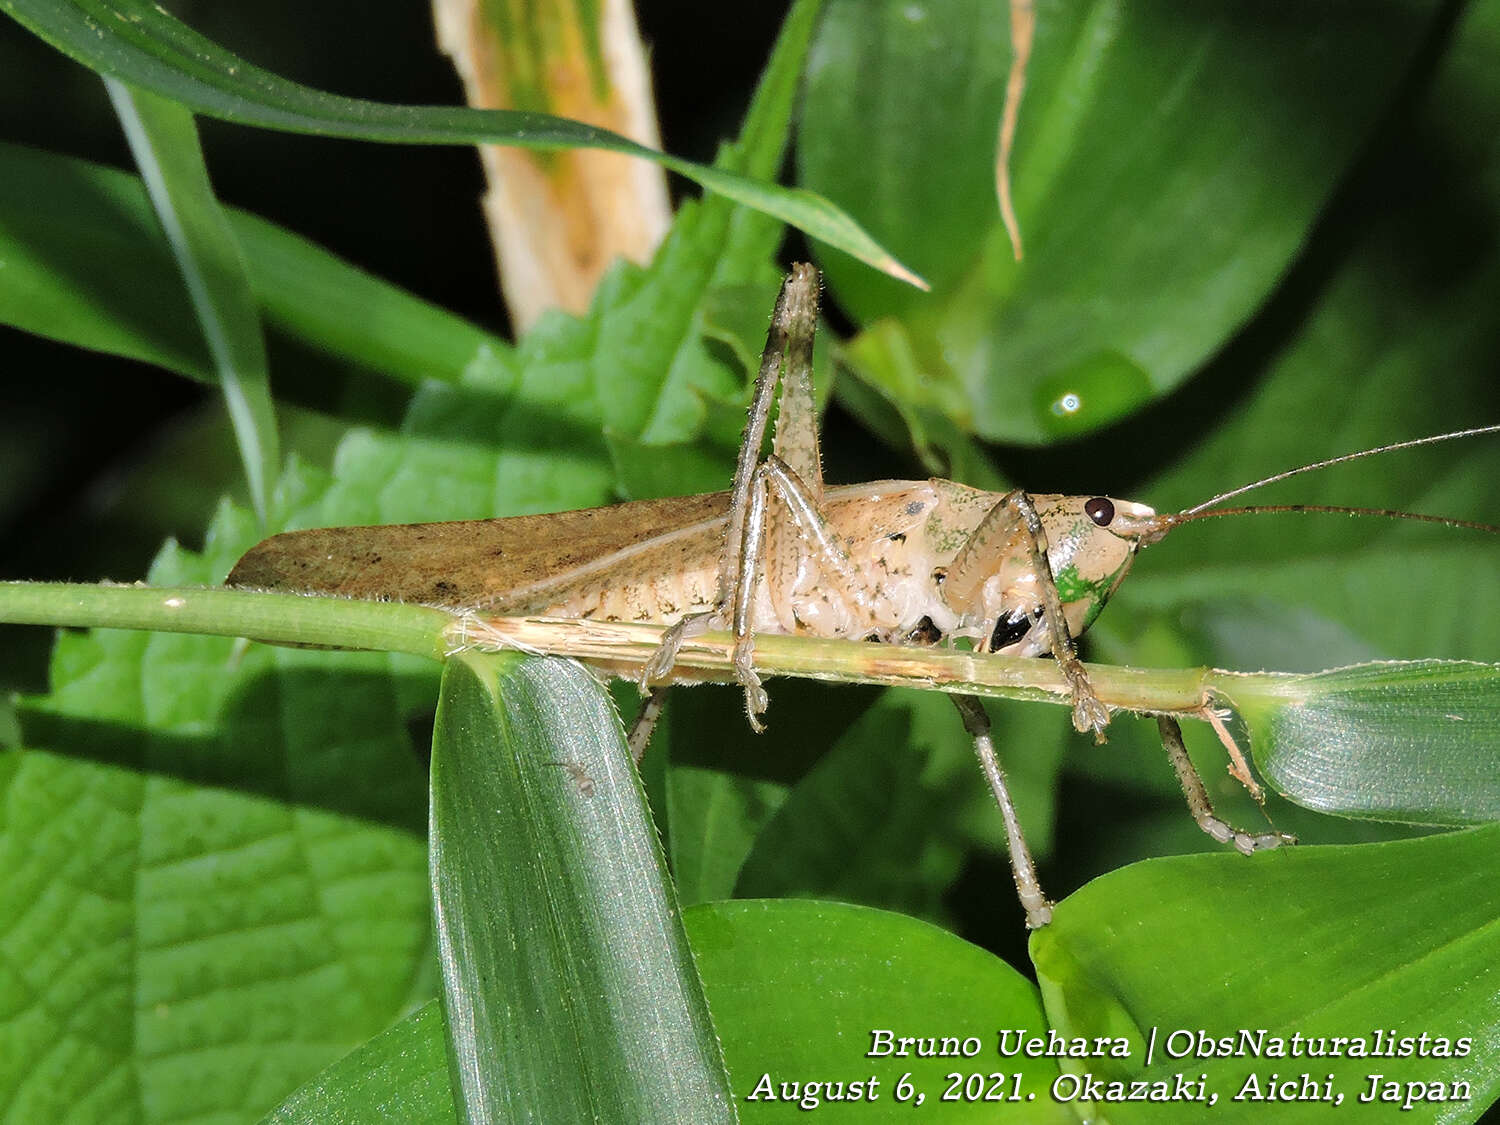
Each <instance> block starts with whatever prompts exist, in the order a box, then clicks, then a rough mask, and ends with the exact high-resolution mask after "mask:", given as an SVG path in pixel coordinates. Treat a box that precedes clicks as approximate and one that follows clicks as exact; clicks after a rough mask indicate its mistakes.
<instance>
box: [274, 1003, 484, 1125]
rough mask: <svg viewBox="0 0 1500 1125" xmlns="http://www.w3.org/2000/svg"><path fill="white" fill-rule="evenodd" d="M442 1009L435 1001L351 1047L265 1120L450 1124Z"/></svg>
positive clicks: (309, 1124)
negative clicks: (359, 1044) (360, 1044)
mask: <svg viewBox="0 0 1500 1125" xmlns="http://www.w3.org/2000/svg"><path fill="white" fill-rule="evenodd" d="M457 1121H458V1116H457V1113H456V1111H455V1110H454V1108H453V1093H452V1091H451V1090H450V1088H449V1086H448V1058H447V1054H446V1049H445V1046H444V1035H443V1009H442V1006H441V1005H440V1004H439V1003H438V1002H437V1001H436V1000H431V1001H428V1002H427V1003H426V1004H424V1005H422V1007H420V1008H418V1009H417V1010H416V1011H415V1012H413V1013H412V1014H411V1015H409V1016H407V1017H406V1018H405V1019H404V1020H402V1021H401V1022H400V1023H398V1024H396V1025H394V1026H393V1027H390V1028H388V1029H387V1030H385V1031H382V1032H381V1033H380V1034H379V1035H377V1036H375V1038H373V1039H371V1040H370V1041H369V1042H367V1043H365V1044H364V1045H363V1046H361V1047H359V1048H358V1049H357V1050H354V1051H351V1052H349V1054H347V1055H345V1056H344V1057H343V1058H341V1059H340V1060H339V1061H338V1062H336V1063H334V1064H333V1065H332V1066H330V1067H329V1068H328V1069H327V1070H325V1071H323V1072H322V1073H321V1074H319V1075H318V1076H317V1077H316V1078H314V1079H313V1080H312V1081H311V1082H309V1083H308V1084H307V1085H306V1086H303V1087H302V1088H301V1089H299V1090H297V1091H296V1092H295V1093H294V1094H292V1096H291V1097H289V1098H287V1099H286V1101H284V1102H282V1103H281V1104H280V1105H279V1106H277V1107H276V1108H275V1110H273V1111H272V1112H271V1113H269V1114H267V1115H266V1117H265V1118H264V1123H265V1125H384V1123H386V1122H389V1123H390V1125H451V1123H453V1122H457Z"/></svg>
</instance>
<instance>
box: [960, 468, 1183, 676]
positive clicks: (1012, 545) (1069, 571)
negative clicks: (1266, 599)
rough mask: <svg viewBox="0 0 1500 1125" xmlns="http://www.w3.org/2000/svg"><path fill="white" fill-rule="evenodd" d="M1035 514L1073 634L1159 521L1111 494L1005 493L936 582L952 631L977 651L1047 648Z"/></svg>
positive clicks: (1091, 614)
mask: <svg viewBox="0 0 1500 1125" xmlns="http://www.w3.org/2000/svg"><path fill="white" fill-rule="evenodd" d="M1033 518H1034V519H1035V521H1036V523H1037V524H1039V525H1040V527H1039V530H1040V531H1042V532H1043V533H1044V536H1045V542H1046V545H1047V562H1048V569H1050V571H1051V575H1052V579H1053V583H1054V584H1055V586H1056V589H1057V595H1058V601H1059V603H1060V608H1061V610H1062V613H1063V614H1064V616H1065V617H1066V618H1067V623H1068V626H1069V628H1070V630H1071V631H1072V632H1073V633H1079V632H1082V631H1083V630H1084V629H1086V628H1087V627H1088V626H1089V624H1090V623H1091V622H1092V621H1093V620H1094V618H1095V617H1097V616H1098V615H1099V611H1100V610H1101V609H1103V608H1104V603H1105V602H1106V601H1108V600H1109V596H1110V595H1111V594H1112V593H1114V591H1115V588H1116V587H1117V586H1118V585H1119V584H1120V582H1121V580H1123V579H1124V577H1125V574H1126V572H1127V571H1128V570H1129V569H1130V564H1131V561H1132V560H1133V559H1134V557H1135V552H1136V548H1137V546H1138V545H1139V543H1140V541H1141V537H1142V535H1143V534H1144V533H1145V532H1146V531H1148V530H1150V529H1153V528H1155V527H1156V525H1157V521H1158V517H1157V515H1156V513H1155V512H1153V511H1152V510H1151V509H1150V508H1148V507H1146V506H1145V505H1144V504H1135V503H1132V502H1131V501H1129V500H1116V499H1114V498H1113V497H1109V496H1056V495H1037V496H1023V495H1022V494H1018V493H1011V494H1008V495H1007V496H1006V497H1005V498H1004V499H1003V500H1002V501H1001V502H1000V503H999V504H995V505H994V506H993V507H992V508H991V509H990V510H989V512H988V513H987V514H986V516H985V517H984V519H983V520H982V521H981V522H980V523H979V525H978V526H977V527H976V528H975V530H974V531H973V533H972V535H970V537H969V538H968V540H967V542H966V544H965V545H964V548H963V549H962V550H961V551H960V552H959V553H958V554H957V556H956V557H955V558H954V560H953V563H952V565H951V566H949V567H948V568H946V571H945V573H944V581H943V585H942V587H941V591H942V598H943V601H944V603H945V604H946V605H947V606H948V607H949V608H950V609H952V610H953V611H954V612H955V614H956V615H957V617H958V626H957V627H956V628H955V629H954V630H953V633H954V635H956V636H965V637H970V638H972V639H973V640H974V642H975V647H976V648H977V649H978V650H979V651H981V652H1005V653H1009V654H1011V655H1017V656H1035V655H1039V654H1041V653H1044V652H1046V651H1048V649H1049V647H1050V646H1051V643H1052V642H1051V636H1050V632H1049V631H1048V630H1046V629H1037V628H1035V625H1036V623H1037V622H1038V621H1040V620H1041V619H1042V616H1043V607H1044V604H1045V597H1046V594H1045V591H1044V587H1043V580H1042V579H1041V578H1040V576H1039V575H1038V572H1037V567H1036V565H1035V555H1034V554H1033V547H1032V544H1033V543H1034V542H1036V541H1037V540H1036V537H1035V536H1034V534H1033V525H1032V523H1031V521H1032V519H1033Z"/></svg>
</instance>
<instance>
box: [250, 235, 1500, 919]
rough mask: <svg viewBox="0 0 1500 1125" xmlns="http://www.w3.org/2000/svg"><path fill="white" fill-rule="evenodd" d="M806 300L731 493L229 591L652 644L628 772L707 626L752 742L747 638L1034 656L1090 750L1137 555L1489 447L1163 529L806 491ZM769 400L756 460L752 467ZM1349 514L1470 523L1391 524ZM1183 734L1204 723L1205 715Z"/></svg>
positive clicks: (1252, 841)
mask: <svg viewBox="0 0 1500 1125" xmlns="http://www.w3.org/2000/svg"><path fill="white" fill-rule="evenodd" d="M818 290H819V280H818V275H817V272H816V271H815V270H814V269H813V268H812V267H811V266H807V265H800V266H796V267H794V268H793V270H792V272H791V273H790V275H789V276H788V278H787V279H786V282H785V283H784V284H783V286H782V289H781V294H780V296H779V297H778V299H777V303H776V308H775V311H774V313H773V315H772V322H771V327H770V332H769V335H768V338H767V343H766V349H765V352H764V354H763V356H762V360H761V367H760V371H759V373H758V375H757V377H756V380H755V385H754V390H753V393H752V400H751V406H750V417H749V422H748V425H747V426H746V430H745V436H744V439H743V441H742V443H741V447H740V452H739V459H738V463H737V467H736V470H735V474H734V481H733V486H732V488H731V490H730V491H729V492H725V493H714V494H711V495H702V496H689V497H683V498H676V499H665V500H643V501H634V502H630V503H624V504H618V505H614V506H612V507H607V508H595V509H590V510H586V511H577V512H563V513H558V514H555V515H543V516H516V517H510V518H504V519H495V520H472V521H462V522H454V523H434V524H408V525H401V526H390V527H360V528H325V529H314V530H308V531H294V532H287V533H284V534H282V535H277V536H274V537H272V538H270V539H268V540H266V541H265V542H263V543H261V544H260V545H258V546H257V547H255V548H254V549H253V550H251V551H250V552H249V553H248V554H246V555H245V557H244V558H243V559H241V560H240V562H239V564H238V565H237V566H236V567H235V569H234V571H233V572H232V573H231V574H230V576H229V579H228V582H229V584H230V585H232V586H241V587H256V588H269V589H282V590H295V591H302V592H307V593H323V594H334V595H341V596H345V597H354V598H367V599H373V600H395V601H408V602H418V603H423V604H428V605H436V606H443V607H449V608H453V609H455V610H460V611H463V612H466V613H472V614H476V615H485V614H492V615H518V614H529V615H538V616H544V617H571V618H594V619H598V620H603V621H635V622H649V623H654V624H659V625H663V626H668V627H669V628H667V630H666V632H665V633H664V635H663V638H662V643H661V646H660V648H659V649H658V650H657V652H656V654H655V656H654V657H653V658H651V659H650V660H649V661H648V662H647V663H646V665H645V666H644V668H641V669H638V670H636V671H635V672H633V673H632V674H633V675H637V676H638V677H639V682H640V684H641V686H642V689H643V690H645V691H648V692H649V695H648V698H647V699H646V701H645V703H644V705H643V707H642V709H641V713H640V715H639V716H638V718H637V720H636V723H635V726H634V728H633V729H632V731H631V734H630V744H631V749H632V751H633V752H635V754H636V756H637V757H639V755H640V753H641V752H642V750H643V749H644V745H645V741H646V739H647V737H649V733H650V730H651V727H652V725H653V724H654V722H655V719H656V716H657V714H658V712H659V710H660V708H661V704H662V694H663V692H664V691H665V687H666V685H668V684H670V683H673V682H684V681H685V680H688V679H692V678H696V676H695V674H687V675H685V674H683V673H682V671H681V670H674V659H675V656H676V654H677V651H678V648H679V646H680V645H681V644H682V642H683V640H684V638H685V637H687V636H689V635H692V634H694V633H697V632H703V631H707V630H710V629H713V630H723V629H728V630H731V631H732V632H733V634H734V638H735V646H734V660H733V669H734V671H733V675H734V678H735V680H736V681H737V682H738V683H739V684H740V686H741V687H742V688H743V689H744V692H745V703H746V712H747V714H748V717H749V720H750V723H751V725H752V726H753V727H754V728H755V729H757V730H759V729H761V721H760V716H761V715H762V714H763V713H764V712H765V710H766V707H767V698H766V693H765V690H764V689H763V688H762V686H761V682H760V678H759V676H758V675H757V674H756V670H755V659H754V643H755V636H756V634H778V633H782V634H798V633H800V634H810V635H814V636H821V637H842V638H848V639H850V640H878V641H883V642H888V643H896V644H929V645H930V644H934V643H938V642H940V641H941V642H952V641H956V640H963V641H966V642H968V643H970V644H971V645H972V647H973V648H974V650H975V651H978V652H991V653H1003V654H1007V655H1012V656H1030V657H1040V656H1045V655H1048V654H1050V655H1051V657H1052V658H1053V659H1054V660H1056V662H1057V664H1058V666H1059V667H1060V668H1061V670H1062V672H1063V675H1064V678H1065V679H1066V681H1067V683H1068V685H1069V689H1070V694H1071V703H1072V717H1073V724H1074V726H1075V727H1076V728H1077V729H1078V730H1080V731H1085V732H1092V733H1093V734H1094V736H1095V738H1096V740H1098V741H1103V731H1104V728H1105V727H1106V725H1107V724H1108V723H1109V719H1110V714H1109V709H1108V708H1107V707H1106V706H1105V705H1104V704H1103V703H1102V702H1101V701H1100V700H1099V699H1098V697H1097V696H1096V695H1095V694H1094V692H1093V690H1092V688H1091V687H1090V684H1089V678H1088V674H1087V672H1086V670H1085V668H1084V666H1083V664H1082V663H1080V661H1079V659H1078V657H1077V655H1076V652H1075V647H1074V638H1075V637H1076V636H1078V635H1079V634H1080V633H1082V632H1083V631H1084V630H1085V629H1086V628H1088V626H1089V624H1090V623H1091V622H1092V621H1093V620H1094V618H1095V617H1096V616H1097V615H1098V613H1099V611H1100V610H1101V609H1102V608H1103V606H1104V604H1105V602H1106V601H1107V600H1108V598H1109V596H1110V595H1111V594H1112V593H1113V592H1114V590H1115V588H1116V587H1117V586H1118V585H1119V584H1120V581H1121V580H1122V579H1123V578H1124V576H1125V574H1126V572H1127V570H1128V569H1129V568H1130V565H1131V562H1132V561H1133V559H1134V557H1135V553H1136V551H1137V550H1138V549H1139V548H1140V547H1142V546H1145V545H1148V544H1150V543H1154V542H1156V541H1157V540H1159V539H1161V538H1162V537H1163V536H1164V535H1165V534H1166V533H1167V532H1168V531H1169V530H1171V529H1172V528H1173V527H1176V526H1177V525H1179V524H1181V523H1186V522H1189V521H1193V520H1199V519H1206V518H1209V517H1213V516H1220V515H1228V514H1235V513H1245V512H1256V511H1284V510H1289V509H1288V507H1287V506H1276V507H1269V508H1268V507H1251V508H1235V509H1224V508H1219V507H1216V506H1215V505H1218V504H1220V503H1222V502H1223V501H1224V500H1227V499H1230V498H1232V497H1234V496H1238V495H1240V494H1241V493H1243V492H1247V491H1249V490H1250V489H1252V488H1257V487H1260V486H1261V485H1263V484H1268V483H1272V482H1274V481H1278V480H1283V479H1286V478H1287V477H1289V476H1294V475H1297V474H1298V473H1302V472H1308V471H1311V470H1313V469H1317V468H1322V467H1325V466H1326V465H1329V464H1333V463H1336V462H1340V461H1345V460H1353V459H1357V458H1359V457H1365V456H1370V455H1373V454H1375V453H1382V452H1388V451H1390V450H1393V449H1398V448H1406V447H1409V446H1413V445H1422V444H1428V443H1431V442H1436V441H1445V440H1449V439H1452V438H1455V437H1460V436H1470V435H1473V434H1479V433H1490V432H1495V431H1497V430H1500V426H1487V427H1483V428H1480V429H1475V430H1468V431H1464V432H1463V433H1461V434H1442V435H1437V436H1435V437H1430V438H1421V439H1417V440H1415V441H1409V442H1400V443H1396V444H1395V445H1390V446H1383V447H1381V448H1379V449H1374V450H1365V451H1361V452H1359V453H1354V454H1347V455H1345V456H1343V457H1340V458H1334V459H1331V460H1329V461H1323V462H1319V463H1317V464H1314V465H1307V466H1303V467H1302V468H1299V469H1293V470H1290V471H1289V472H1286V473H1280V474H1277V475H1276V476H1274V477H1270V478H1267V479H1266V480H1263V481H1258V482H1256V483H1254V484H1251V485H1246V486H1244V487H1243V488H1238V489H1234V490H1233V491H1231V492H1227V493H1224V494H1221V495H1220V496H1216V497H1214V498H1213V499H1212V500H1209V501H1207V502H1205V503H1203V504H1199V505H1196V506H1194V507H1192V508H1189V509H1187V510H1186V511H1183V512H1179V513H1175V514H1164V515H1158V514H1157V513H1156V512H1154V511H1153V510H1152V509H1151V508H1148V507H1146V506H1145V505H1142V504H1135V503H1131V502H1129V501H1124V500H1115V499H1112V498H1110V497H1106V496H1060V495H1033V494H1029V493H1026V492H1022V491H1020V490H1015V491H1012V492H1008V493H1004V494H1000V493H994V492H985V491H981V490H979V489H974V488H969V487H967V486H965V485H962V484H956V483H954V482H952V481H947V480H937V479H933V480H926V481H910V480H906V481H897V480H887V481H876V482H873V483H869V484H859V485H844V486H837V487H825V486H824V484H823V471H822V464H821V457H820V452H819V440H818V429H817V415H816V408H815V405H814V401H813V392H812V350H813V336H814V331H815V328H816V324H817V315H818ZM778 387H779V388H780V398H779V403H780V408H779V413H778V416H777V423H776V427H775V433H774V437H773V441H772V451H771V453H770V454H769V455H767V456H765V457H762V455H761V450H762V445H763V442H764V438H765V431H766V429H767V427H768V425H769V422H770V417H771V413H772V404H773V401H774V400H776V397H777V390H778ZM1290 510H1298V511H1340V512H1356V511H1359V512H1363V511H1365V510H1362V509H1344V508H1329V507H1326V506H1291V508H1290ZM1367 514H1380V515H1388V516H1397V517H1401V518H1411V519H1431V520H1434V521H1436V522H1440V523H1445V524H1449V525H1453V526H1467V527H1483V526H1484V525H1477V524H1470V523H1466V522H1465V521H1460V520H1448V519H1442V518H1439V517H1427V516H1417V515H1414V514H1411V513H1402V512H1384V511H1382V512H1376V513H1367ZM1486 530H1497V529H1494V528H1486ZM610 671H613V672H619V671H620V669H618V668H611V669H610ZM951 698H952V699H953V700H954V702H955V704H956V705H957V707H958V711H959V713H960V716H961V718H962V720H963V723H964V726H965V728H966V729H967V731H968V732H969V734H970V735H971V736H972V738H973V740H974V746H975V751H976V753H977V755H978V757H979V759H980V763H981V766H982V768H983V770H984V773H985V776H986V779H987V780H988V781H989V784H990V787H991V789H992V790H993V792H994V795H995V799H996V801H997V803H998V804H999V807H1000V810H1001V814H1002V817H1003V819H1004V822H1005V830H1006V836H1007V840H1008V843H1009V846H1010V854H1011V866H1012V871H1013V874H1014V876H1015V881H1016V886H1017V890H1018V892H1019V895H1020V899H1021V902H1022V905H1023V906H1024V907H1025V910H1026V920H1027V925H1028V926H1029V927H1031V928H1036V927H1038V926H1042V925H1045V924H1046V923H1047V922H1048V921H1049V920H1050V918H1051V909H1052V908H1051V904H1050V903H1049V902H1048V900H1047V898H1046V896H1045V895H1044V894H1043V893H1042V890H1041V887H1040V885H1039V884H1038V881H1037V876H1036V871H1035V867H1034V865H1033V863H1032V860H1031V856H1030V853H1029V851H1028V849H1027V846H1026V842H1025V839H1024V838H1023V836H1022V834H1021V829H1020V824H1019V821H1018V820H1017V817H1016V814H1015V809H1014V806H1013V804H1012V802H1011V798H1010V794H1009V792H1008V790H1007V786H1006V781H1005V775H1004V773H1003V772H1002V771H1001V769H1000V766H999V763H998V761H997V760H996V757H995V753H994V748H993V746H992V744H991V739H990V733H989V721H988V719H987V717H986V714H985V711H984V708H983V706H982V705H981V704H980V702H979V700H978V699H976V698H973V697H970V696H964V695H953V696H952V697H951ZM1203 717H1206V718H1209V719H1211V720H1217V715H1216V714H1215V713H1214V712H1213V711H1212V710H1211V709H1210V708H1208V707H1207V705H1205V708H1204V711H1203ZM1158 721H1159V725H1160V729H1161V734H1162V737H1163V741H1164V743H1165V745H1166V748H1167V752H1168V756H1169V758H1170V760H1171V763H1172V765H1173V767H1174V769H1175V770H1176V771H1177V774H1178V778H1179V781H1180V782H1181V784H1182V788H1183V791H1184V794H1185V795H1186V797H1187V800H1188V805H1189V808H1190V810H1191V812H1192V814H1193V817H1194V819H1195V820H1196V821H1197V823H1198V824H1199V825H1200V827H1202V828H1203V830H1204V831H1205V832H1207V833H1208V834H1209V835H1211V836H1213V837H1214V838H1215V839H1217V840H1219V841H1221V842H1224V843H1232V844H1234V846H1235V847H1236V848H1238V849H1239V850H1240V851H1242V852H1246V853H1249V852H1253V851H1257V850H1261V849H1264V848H1269V847H1276V846H1279V845H1281V844H1284V843H1289V842H1291V838H1290V837H1288V836H1285V835H1283V834H1281V833H1279V832H1276V831H1274V830H1272V831H1267V832H1259V833H1255V832H1247V831H1244V830H1241V829H1238V828H1235V827H1233V826H1231V825H1229V824H1227V823H1226V822H1224V821H1222V820H1220V819H1219V818H1218V817H1217V816H1216V815H1215V814H1214V812H1213V808H1212V806H1211V804H1210V803H1209V798H1208V792H1207V789H1206V787H1205V786H1204V784H1203V782H1202V780H1201V778H1200V777H1199V776H1198V774H1197V772H1196V771H1195V769H1194V767H1193V765H1192V763H1191V761H1190V760H1189V759H1188V756H1187V754H1186V751H1185V750H1184V749H1183V745H1182V738H1181V733H1180V730H1179V729H1178V726H1177V722H1176V720H1175V719H1174V718H1173V717H1171V716H1159V717H1158ZM1216 726H1217V727H1218V729H1219V731H1220V734H1221V737H1223V738H1224V739H1225V742H1226V745H1227V746H1228V747H1229V750H1230V753H1231V755H1232V756H1233V757H1234V758H1235V768H1234V772H1235V773H1236V776H1239V777H1240V778H1241V780H1242V781H1244V782H1245V783H1246V785H1247V786H1249V787H1251V789H1252V792H1254V791H1255V789H1254V782H1253V780H1252V779H1251V777H1250V775H1249V772H1248V767H1247V766H1246V765H1245V763H1244V762H1243V760H1242V759H1240V758H1239V755H1238V751H1237V750H1236V749H1235V747H1234V745H1233V742H1232V740H1229V739H1228V738H1227V736H1226V735H1225V733H1224V731H1223V729H1222V724H1218V723H1217V722H1216Z"/></svg>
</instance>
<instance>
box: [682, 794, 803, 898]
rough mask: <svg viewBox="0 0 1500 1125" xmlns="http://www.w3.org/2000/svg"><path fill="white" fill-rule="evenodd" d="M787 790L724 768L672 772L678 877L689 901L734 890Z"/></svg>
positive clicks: (723, 896)
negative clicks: (753, 849) (749, 857)
mask: <svg viewBox="0 0 1500 1125" xmlns="http://www.w3.org/2000/svg"><path fill="white" fill-rule="evenodd" d="M786 795H787V787H786V786H785V785H780V784H778V783H776V782H774V781H762V780H759V779H757V778H752V777H741V776H738V775H736V774H732V773H727V772H725V771H722V770H712V769H703V768H701V767H697V766H675V767H673V768H672V769H671V770H670V771H669V772H668V773H667V790H666V799H667V810H668V813H667V823H668V824H669V825H671V836H670V838H669V839H670V842H671V848H672V853H671V854H672V877H673V879H674V881H675V882H676V884H677V897H678V899H679V900H680V901H681V902H682V903H683V905H684V906H692V905H695V904H697V903H700V902H712V901H713V900H715V899H721V898H729V897H730V896H731V895H733V894H734V886H735V883H736V882H737V881H738V879H739V876H740V868H742V867H743V866H744V864H745V857H746V856H747V855H749V854H750V849H751V848H752V847H753V846H754V844H755V840H756V837H757V836H758V835H760V833H761V830H762V829H763V828H765V826H766V823H767V822H768V821H769V820H771V818H772V817H773V816H774V815H775V813H776V810H777V809H779V808H780V807H781V804H782V802H783V801H785V800H786Z"/></svg>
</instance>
